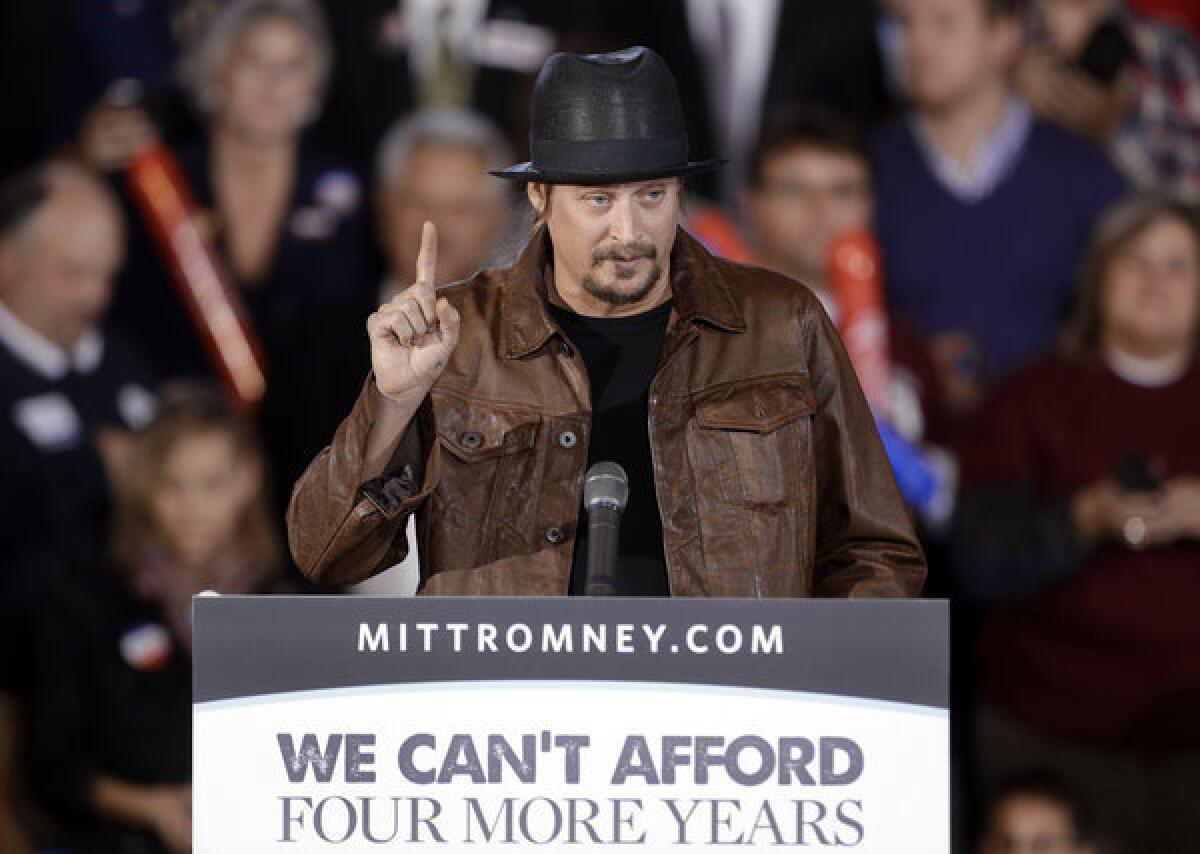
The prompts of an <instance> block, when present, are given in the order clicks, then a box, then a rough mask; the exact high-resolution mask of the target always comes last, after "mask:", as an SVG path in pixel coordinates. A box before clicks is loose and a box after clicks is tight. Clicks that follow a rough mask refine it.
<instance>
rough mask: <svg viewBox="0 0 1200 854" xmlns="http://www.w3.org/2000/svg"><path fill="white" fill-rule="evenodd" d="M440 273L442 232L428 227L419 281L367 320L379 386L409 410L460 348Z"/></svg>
mask: <svg viewBox="0 0 1200 854" xmlns="http://www.w3.org/2000/svg"><path fill="white" fill-rule="evenodd" d="M436 268H437V229H435V228H434V225H433V223H431V222H426V223H425V226H424V228H423V229H422V231H421V250H420V252H419V253H418V254H417V278H416V281H415V282H414V284H413V285H412V287H410V288H408V289H406V290H404V291H402V292H401V293H399V294H398V295H397V296H396V297H395V298H394V299H392V300H391V301H390V302H388V303H386V304H384V305H383V306H382V307H381V308H380V309H379V311H377V312H375V313H374V314H372V315H371V316H370V317H369V318H367V332H368V334H369V335H370V337H371V367H372V368H373V369H374V371H375V385H376V387H377V388H378V389H379V393H380V394H381V395H383V397H385V398H387V399H388V400H390V401H393V402H395V403H399V404H401V405H402V406H406V407H408V406H414V405H415V404H419V403H420V401H421V400H423V399H424V397H425V395H426V394H428V392H429V389H430V388H431V387H432V386H433V384H434V382H436V381H437V378H438V377H439V376H441V374H442V370H443V369H444V368H445V367H446V363H447V362H448V361H449V359H450V354H451V353H452V352H453V351H454V345H455V344H457V343H458V322H459V317H458V311H457V310H456V309H455V308H454V306H452V305H450V303H449V302H447V301H446V299H445V298H439V297H438V296H437V291H436V289H435V288H434V284H433V271H434V270H435V269H436Z"/></svg>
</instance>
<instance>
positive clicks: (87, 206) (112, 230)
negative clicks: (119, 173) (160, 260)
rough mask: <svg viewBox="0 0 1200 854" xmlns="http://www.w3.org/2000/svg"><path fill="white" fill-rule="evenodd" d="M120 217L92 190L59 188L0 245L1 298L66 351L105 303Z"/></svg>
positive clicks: (117, 260)
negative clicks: (16, 232)
mask: <svg viewBox="0 0 1200 854" xmlns="http://www.w3.org/2000/svg"><path fill="white" fill-rule="evenodd" d="M118 217H119V215H118V213H117V211H116V209H115V208H114V207H113V206H112V204H111V203H109V201H108V200H107V199H105V198H104V197H103V196H101V195H100V194H99V192H97V191H96V190H94V189H93V188H91V187H87V186H84V185H82V184H80V185H77V186H71V185H68V186H60V187H58V188H56V189H55V190H54V193H53V196H52V197H51V198H50V199H49V200H48V201H47V202H46V203H45V204H44V205H43V206H42V209H41V210H40V211H39V212H38V213H37V214H35V216H34V218H33V220H32V221H30V222H29V223H28V225H27V226H26V227H25V229H23V230H22V231H21V232H20V233H18V234H17V235H15V236H14V237H13V238H12V239H11V240H10V241H9V242H8V243H7V244H5V245H3V246H0V298H3V300H4V303H5V305H6V306H7V307H8V309H9V310H10V311H12V312H13V313H14V314H15V315H16V316H17V317H18V318H19V319H20V320H21V321H22V322H24V323H25V324H26V325H27V326H29V327H31V328H32V329H34V330H35V331H37V332H38V333H40V334H41V335H42V336H44V337H45V338H48V339H50V340H51V341H53V342H54V343H55V344H57V345H58V346H60V347H62V348H63V349H64V350H69V349H70V348H71V347H73V346H74V345H75V343H76V342H77V341H78V340H79V338H80V336H82V335H83V333H84V332H86V331H87V330H88V329H89V328H90V327H92V326H94V325H95V324H96V323H98V322H99V320H100V317H101V315H102V314H103V313H104V310H105V309H106V308H107V307H108V302H109V299H110V297H111V295H112V278H113V276H114V275H115V274H116V272H117V269H118V267H119V266H120V264H121V256H122V243H123V235H122V233H121V223H120V220H119V218H118Z"/></svg>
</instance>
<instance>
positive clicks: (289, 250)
mask: <svg viewBox="0 0 1200 854" xmlns="http://www.w3.org/2000/svg"><path fill="white" fill-rule="evenodd" d="M329 61H330V57H329V47H328V43H327V36H326V33H325V30H324V28H323V24H322V22H321V18H320V16H319V14H318V12H317V11H316V9H315V8H314V7H313V6H312V4H310V3H308V2H299V1H298V0H293V1H292V2H283V0H238V2H235V3H233V4H231V5H230V6H228V7H226V8H225V9H223V10H222V11H221V12H220V13H219V14H218V15H217V16H216V18H215V19H214V20H213V22H212V23H211V24H210V26H209V28H208V29H207V31H206V33H205V35H204V37H203V38H202V39H200V41H199V42H198V43H197V45H196V46H195V47H194V49H193V50H192V52H191V53H190V54H189V56H188V57H187V58H186V62H185V65H184V71H185V72H186V73H185V78H186V80H187V81H188V83H189V86H190V88H191V90H192V93H193V95H194V99H195V101H196V103H197V105H198V106H199V108H200V109H201V111H202V112H203V114H204V115H205V116H206V117H207V124H208V133H207V135H206V136H205V138H204V139H203V140H201V141H200V142H198V143H195V144H193V145H191V146H184V147H182V148H181V149H180V150H178V151H177V152H176V154H177V155H178V159H179V161H180V164H181V166H182V171H183V174H184V177H185V178H186V180H187V183H188V184H189V185H190V189H191V191H192V194H193V195H194V196H195V198H196V201H197V204H198V205H199V207H200V209H201V216H202V227H203V230H205V231H206V232H207V233H208V234H209V236H210V237H211V239H212V242H213V245H214V247H215V249H216V251H217V254H218V255H219V256H220V257H221V260H222V261H223V262H224V266H225V268H226V270H227V271H228V273H229V275H230V277H231V278H232V280H233V284H234V285H235V287H236V289H237V291H238V293H239V294H240V296H241V298H242V299H243V300H244V302H245V303H246V304H247V307H248V309H249V314H250V318H251V320H252V323H253V325H254V327H255V329H256V332H257V336H258V338H259V339H260V340H261V342H262V344H263V347H264V349H265V356H266V362H267V366H266V368H267V396H266V398H265V400H264V402H263V405H262V411H261V414H260V418H261V427H262V431H263V437H264V440H265V443H266V446H267V449H268V453H269V454H270V458H271V463H272V469H273V471H274V474H275V476H276V478H277V482H276V484H275V486H276V490H275V491H276V493H277V495H276V497H277V498H278V499H283V498H286V496H287V494H288V492H289V491H290V487H291V483H292V481H293V480H294V479H295V477H296V476H297V475H298V474H299V473H300V472H301V471H302V470H303V467H304V465H305V464H306V463H307V461H308V460H309V459H310V458H311V457H312V455H313V454H315V453H316V452H317V451H318V450H319V449H320V448H321V447H322V446H323V444H324V442H325V439H326V438H327V437H328V435H329V434H330V433H331V432H332V431H333V430H334V429H335V428H336V426H337V424H338V422H339V420H340V417H341V415H342V413H344V412H345V410H346V409H347V408H348V407H349V406H350V404H351V403H352V402H353V399H354V395H355V391H356V389H357V387H358V386H359V385H360V383H361V379H362V376H363V374H364V373H365V370H366V366H367V364H368V362H367V357H366V352H365V349H364V347H363V345H362V341H361V339H362V337H363V336H362V335H361V332H362V327H363V324H364V323H365V320H366V316H367V314H368V313H369V312H370V311H371V310H372V309H373V308H374V306H373V304H372V299H373V296H374V293H373V289H374V283H375V281H376V280H377V278H378V275H377V264H376V262H375V257H374V254H373V250H372V248H371V242H370V229H369V226H368V224H367V221H366V213H365V210H366V208H365V205H364V203H363V189H362V186H361V183H360V181H359V178H358V176H357V175H355V174H354V173H353V172H351V171H349V170H348V169H346V168H343V167H341V166H339V165H338V164H336V163H334V162H332V161H330V160H328V159H326V158H324V157H321V156H319V155H317V154H315V153H313V152H311V151H309V150H307V149H306V148H305V147H304V146H302V144H301V133H302V131H303V129H304V127H305V125H306V124H307V123H308V122H309V121H311V120H312V119H313V118H314V117H315V116H316V114H317V111H318V107H319V104H320V100H321V92H322V89H323V86H324V81H325V78H326V76H327V72H328V66H329ZM132 215H133V217H134V219H135V220H136V221H140V214H136V213H133V214H132ZM132 232H133V233H132V234H131V237H130V251H129V261H128V264H127V268H126V271H125V274H124V276H123V278H122V280H121V282H120V283H119V285H118V288H117V293H116V299H115V302H114V306H113V312H112V315H111V319H112V322H113V323H114V324H116V325H118V326H123V327H125V328H126V329H127V330H128V331H129V332H130V333H131V334H132V335H133V336H134V337H135V339H136V340H137V341H138V343H139V344H140V345H141V347H142V348H143V350H144V351H145V352H146V353H147V355H148V356H149V358H150V359H151V360H152V361H153V362H154V363H155V366H156V367H157V369H158V370H159V371H160V372H161V373H162V374H163V375H164V376H166V377H178V376H195V375H210V374H211V369H210V366H209V364H208V361H207V359H206V356H205V352H204V349H203V347H202V345H201V339H200V337H199V336H198V335H197V334H196V332H195V330H194V328H193V325H192V323H191V321H190V320H189V318H188V315H187V313H186V311H185V308H184V305H183V303H182V302H181V300H180V299H179V297H178V296H177V294H176V290H175V287H174V286H173V284H172V282H171V277H170V274H169V272H168V270H167V268H166V267H165V266H164V264H163V261H162V256H161V255H160V253H159V251H158V249H157V247H155V246H154V245H153V244H152V241H151V238H150V230H148V229H145V228H134V229H132Z"/></svg>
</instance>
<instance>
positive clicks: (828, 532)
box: [800, 296, 926, 598]
mask: <svg viewBox="0 0 1200 854" xmlns="http://www.w3.org/2000/svg"><path fill="white" fill-rule="evenodd" d="M800 322H801V324H802V327H805V326H806V327H807V329H806V330H805V331H806V332H807V333H808V341H809V346H810V351H809V374H810V382H811V384H812V390H813V397H814V401H815V412H814V415H813V455H814V460H815V465H816V480H817V497H816V504H817V506H816V508H815V509H816V514H817V524H816V568H815V575H814V590H813V592H814V595H816V596H831V597H881V598H889V597H911V596H917V595H919V594H920V592H921V587H922V585H923V584H924V581H925V573H926V567H925V555H924V552H923V550H922V549H921V545H920V543H919V542H918V541H917V536H916V533H915V532H914V530H913V525H912V520H911V518H910V517H909V514H908V510H907V508H906V507H905V505H904V502H903V500H902V499H901V497H900V491H899V489H898V488H897V486H896V479H895V477H894V475H893V474H892V467H891V463H889V462H888V458H887V454H886V453H885V452H884V449H883V443H882V442H881V441H880V439H879V432H878V431H877V430H876V428H875V420H874V417H873V416H872V415H871V410H870V407H869V406H868V405H867V401H866V398H865V397H864V395H863V392H862V389H861V388H860V387H859V384H858V378H857V376H856V375H855V373H854V368H853V366H852V365H851V364H850V359H849V357H848V356H847V355H846V351H845V350H844V349H843V347H842V342H841V339H840V338H839V337H838V334H837V330H835V329H834V327H833V324H832V323H831V322H830V320H829V318H828V316H826V314H825V312H824V310H823V309H821V307H820V305H819V304H818V303H817V301H816V299H815V298H813V297H811V296H809V300H808V304H807V305H806V306H805V307H804V309H803V310H802V313H801V318H800Z"/></svg>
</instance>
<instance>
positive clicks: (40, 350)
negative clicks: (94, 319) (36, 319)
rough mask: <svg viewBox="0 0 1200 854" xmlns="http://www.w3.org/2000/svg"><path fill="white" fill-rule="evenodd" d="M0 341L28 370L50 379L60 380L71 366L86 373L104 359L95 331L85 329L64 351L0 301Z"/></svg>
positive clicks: (100, 341)
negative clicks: (70, 346)
mask: <svg viewBox="0 0 1200 854" xmlns="http://www.w3.org/2000/svg"><path fill="white" fill-rule="evenodd" d="M0 344H3V345H4V346H5V347H7V348H8V349H9V350H10V351H11V352H12V354H13V355H14V356H15V357H16V358H17V359H19V360H20V361H22V362H23V363H24V364H25V366H26V367H27V368H29V369H30V370H31V371H34V372H36V373H38V374H40V375H41V376H42V377H43V378H45V379H47V380H51V381H57V380H61V379H62V378H63V377H65V376H66V375H67V372H68V371H71V370H72V369H73V370H75V371H78V372H79V373H81V374H90V373H92V372H93V371H95V370H96V368H98V367H100V361H101V360H102V359H103V358H104V337H103V336H102V335H101V334H100V332H99V331H98V330H96V329H89V330H87V331H86V332H85V333H84V334H83V336H82V337H80V339H79V340H78V341H76V342H75V346H73V347H72V348H71V349H70V350H64V349H63V348H61V347H59V346H58V345H57V344H55V343H54V342H53V341H51V340H50V339H49V338H46V337H45V336H43V335H42V334H41V333H39V332H38V331H37V330H35V329H33V328H32V327H30V326H28V325H27V324H25V323H24V322H23V321H22V320H21V319H20V318H18V317H17V316H16V315H15V314H13V313H12V311H10V310H9V308H8V307H7V306H6V305H5V304H4V303H3V302H0Z"/></svg>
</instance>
